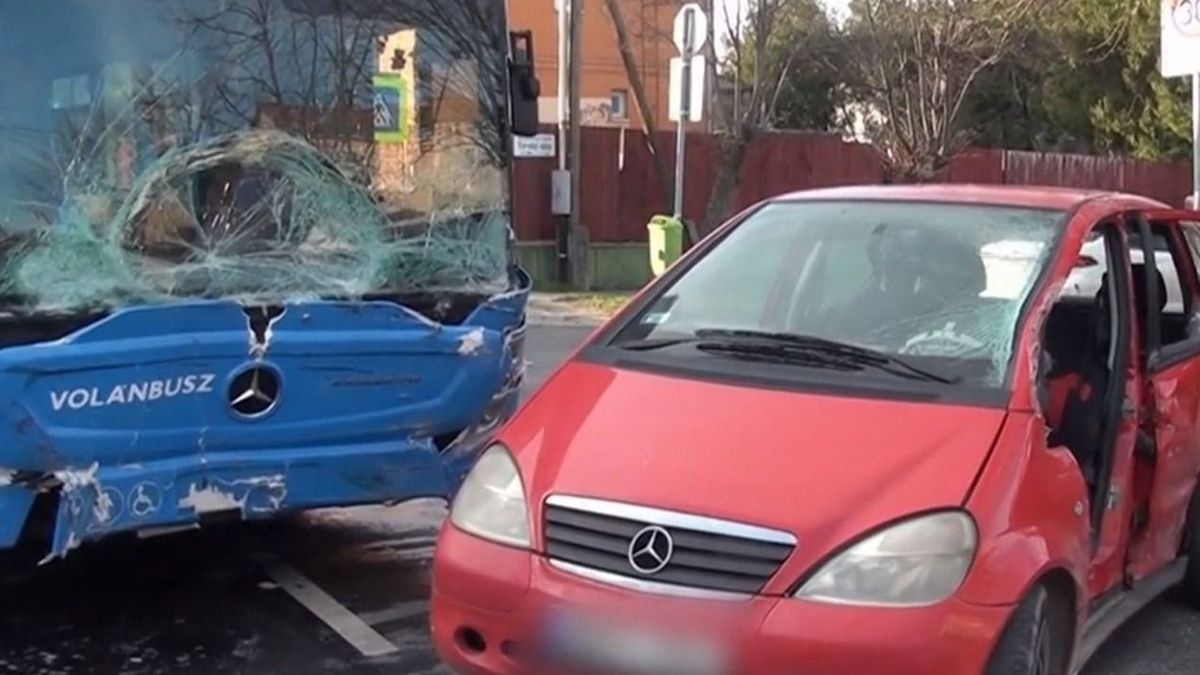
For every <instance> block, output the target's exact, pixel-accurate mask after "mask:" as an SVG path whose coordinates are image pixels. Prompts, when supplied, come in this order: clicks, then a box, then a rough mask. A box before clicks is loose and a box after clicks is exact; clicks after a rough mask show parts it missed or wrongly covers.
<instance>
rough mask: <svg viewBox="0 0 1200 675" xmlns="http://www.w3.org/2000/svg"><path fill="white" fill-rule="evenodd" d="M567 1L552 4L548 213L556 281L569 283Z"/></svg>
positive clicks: (568, 12) (568, 23) (568, 8)
mask: <svg viewBox="0 0 1200 675" xmlns="http://www.w3.org/2000/svg"><path fill="white" fill-rule="evenodd" d="M569 2H570V0H555V2H554V7H555V9H556V10H557V11H558V171H557V172H555V174H554V177H553V188H552V191H553V193H554V194H553V196H552V198H551V209H552V212H553V213H554V216H555V223H556V227H555V240H556V245H555V249H554V253H555V262H556V263H557V264H556V271H557V272H558V281H560V282H562V283H569V282H570V281H571V267H570V261H571V256H570V239H571V238H570V234H569V233H570V230H571V215H570V214H571V211H572V207H571V199H570V198H569V192H570V190H571V181H570V178H569V176H570V174H569V173H568V171H567V156H568V152H569V147H570V135H569V132H570V126H569V120H570V115H571V106H570V102H569V101H570V91H568V88H569V87H570V76H569V74H568V68H569V66H570V62H571V51H570V44H571V38H570V35H569V33H570V18H569V17H570V14H571V8H570V6H569V4H568V3H569Z"/></svg>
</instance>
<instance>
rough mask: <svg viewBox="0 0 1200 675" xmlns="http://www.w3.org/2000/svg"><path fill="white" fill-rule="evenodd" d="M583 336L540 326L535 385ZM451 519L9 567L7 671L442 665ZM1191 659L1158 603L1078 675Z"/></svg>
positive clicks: (266, 531) (246, 535)
mask: <svg viewBox="0 0 1200 675" xmlns="http://www.w3.org/2000/svg"><path fill="white" fill-rule="evenodd" d="M585 333H586V330H585V329H579V328H568V327H554V328H551V327H540V328H535V329H533V331H532V332H531V334H530V337H529V344H528V353H529V358H530V360H531V364H530V372H529V375H530V378H531V380H532V382H533V384H534V385H536V383H538V382H540V381H542V380H543V379H544V378H545V377H546V375H547V374H548V373H549V372H550V371H551V370H552V369H553V368H554V366H555V365H556V364H557V363H558V362H559V361H560V360H561V359H563V358H564V357H565V356H566V354H567V353H568V352H569V351H570V350H571V348H572V347H573V346H574V345H575V344H576V343H577V342H578V340H580V339H581V338H582V337H583V336H584V334H585ZM444 515H445V509H444V507H443V506H442V505H441V504H440V503H436V502H419V503H414V504H406V505H403V506H397V507H391V508H384V507H379V508H362V509H340V510H332V511H325V512H319V513H314V514H309V515H306V516H304V517H301V518H298V519H296V520H293V521H289V522H286V523H277V524H272V525H269V526H254V527H248V526H230V527H225V528H222V529H219V530H213V531H204V532H197V533H189V534H182V535H175V536H171V537H164V538H157V539H150V540H145V541H142V540H136V539H123V540H113V541H108V542H104V543H102V544H99V545H94V546H85V547H84V548H83V549H81V550H79V551H76V552H75V553H73V554H72V555H71V556H70V557H68V558H67V560H65V561H63V562H61V563H57V564H53V565H49V566H46V567H43V568H40V569H37V570H34V571H33V572H31V573H29V574H16V573H10V574H9V575H8V577H7V578H6V579H4V580H3V582H2V583H0V675H3V674H4V673H20V674H22V675H26V674H27V675H82V674H89V675H90V674H96V675H115V674H121V675H157V674H160V673H172V674H185V675H209V674H213V673H230V674H233V673H239V674H243V673H244V674H246V675H267V674H270V675H274V674H276V673H288V674H296V675H307V674H309V673H345V674H348V675H368V674H371V675H373V674H377V673H388V674H396V673H414V674H415V673H431V674H432V673H437V674H442V673H447V672H448V671H446V670H445V669H443V668H441V667H440V666H439V665H438V664H437V660H436V658H435V657H434V655H433V654H432V651H431V649H430V648H429V643H428V633H427V627H426V611H427V608H428V604H427V602H426V597H427V593H428V582H429V565H428V560H429V556H430V554H431V553H432V545H433V539H434V535H435V533H436V530H437V527H438V525H439V523H440V521H441V519H442V518H443V517H444ZM393 645H394V647H395V648H396V649H395V650H390V651H391V653H387V654H384V655H382V656H374V657H372V656H365V655H364V653H363V652H364V650H365V651H366V652H367V653H371V652H372V649H373V648H376V647H379V646H383V647H388V648H389V649H390V647H391V646H393ZM381 651H382V650H381ZM1198 663H1200V615H1196V614H1192V613H1190V612H1189V611H1188V610H1186V609H1184V608H1182V607H1180V606H1178V605H1177V604H1175V603H1173V602H1171V601H1169V600H1166V601H1163V602H1160V603H1159V604H1158V605H1156V606H1154V607H1153V608H1151V609H1149V610H1147V611H1146V612H1144V613H1143V614H1141V615H1139V616H1137V617H1135V619H1134V620H1133V622H1132V623H1131V624H1130V625H1129V626H1128V627H1126V628H1125V629H1124V630H1122V631H1121V632H1120V633H1119V634H1118V635H1117V636H1116V638H1115V639H1114V640H1113V641H1112V642H1110V643H1109V645H1107V646H1106V648H1105V649H1103V650H1102V651H1101V653H1100V654H1099V655H1098V656H1097V658H1096V659H1095V660H1094V661H1093V663H1092V664H1091V666H1090V667H1089V668H1088V670H1087V671H1086V673H1085V675H1185V674H1187V675H1191V674H1193V673H1196V672H1197V669H1198V668H1200V666H1197V664H1198Z"/></svg>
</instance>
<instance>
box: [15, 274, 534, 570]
mask: <svg viewBox="0 0 1200 675" xmlns="http://www.w3.org/2000/svg"><path fill="white" fill-rule="evenodd" d="M527 282H528V279H527V278H523V279H522V283H526V284H527ZM527 292H528V287H527V286H526V287H525V288H523V289H521V291H520V292H517V293H507V294H504V295H501V296H498V297H497V298H495V299H492V300H490V301H487V302H484V303H483V304H481V305H480V306H479V308H478V309H476V311H475V312H474V313H472V314H471V315H470V316H469V317H468V318H467V319H466V320H465V321H464V322H463V323H462V324H461V325H446V324H441V323H437V322H433V321H431V320H429V319H427V318H425V317H423V316H421V315H419V314H417V313H416V312H414V311H413V310H410V309H407V308H406V307H403V306H401V305H399V304H396V303H390V302H382V301H381V302H361V303H290V304H287V305H284V306H283V307H282V308H281V309H280V310H279V313H278V315H277V316H276V317H275V318H274V319H273V320H272V321H271V322H270V323H269V324H267V329H265V330H262V331H261V332H260V333H259V334H258V335H256V336H255V337H253V338H252V339H251V342H250V344H247V337H246V336H247V330H248V329H247V326H248V325H249V324H251V323H253V321H252V320H251V318H250V317H248V313H247V311H246V310H245V308H243V307H242V306H240V305H238V304H236V303H232V302H212V303H191V304H179V305H169V306H163V307H141V308H134V309H128V310H123V311H120V312H117V313H115V314H113V315H112V316H110V317H109V318H107V319H105V320H103V321H101V322H99V323H97V324H95V325H93V326H91V327H89V328H86V329H84V330H81V331H79V332H77V333H75V334H73V335H71V336H69V337H67V338H64V339H62V340H60V341H58V342H56V343H53V344H36V345H30V346H24V347H15V348H11V349H8V350H3V351H0V389H3V390H4V391H7V392H12V395H11V396H10V397H9V399H8V402H7V405H6V406H4V408H3V410H2V412H0V420H2V423H3V425H4V428H5V429H7V430H8V433H7V441H6V443H5V444H4V446H3V448H0V466H12V467H19V468H20V470H21V471H22V476H24V478H19V479H15V480H10V482H11V484H10V485H7V486H4V487H0V493H2V494H4V495H5V496H4V498H3V499H2V500H0V508H3V507H7V508H6V510H5V511H3V512H0V513H4V517H3V521H4V522H5V523H6V527H7V526H9V525H12V526H13V527H16V531H18V532H19V527H17V526H16V525H15V524H17V523H23V522H24V520H25V518H24V517H23V516H24V514H27V513H28V511H29V508H30V507H31V505H32V496H33V495H34V494H35V493H36V492H37V491H53V492H57V493H58V494H60V496H61V499H60V503H59V507H58V515H57V520H56V523H55V527H54V539H53V546H52V551H51V554H52V555H53V556H58V555H63V554H65V553H67V552H68V551H69V550H70V549H71V548H73V547H75V546H76V545H78V544H79V543H81V542H83V541H87V540H89V539H95V538H98V537H101V536H104V535H106V534H110V533H113V532H119V531H124V530H135V529H145V528H158V527H165V526H176V525H180V524H186V523H192V522H198V521H199V520H200V519H201V518H203V517H204V516H207V515H210V514H222V513H223V514H232V515H236V516H238V517H243V518H264V517H272V516H276V515H278V514H280V513H283V512H291V511H298V510H304V509H310V508H318V507H327V506H344V505H350V504H363V503H379V502H390V501H398V500H403V499H409V498H414V497H448V496H449V495H451V494H452V493H453V491H454V490H455V488H456V487H457V484H458V482H459V481H460V480H461V476H462V474H463V472H465V470H466V468H467V466H468V465H469V463H470V462H471V460H472V459H473V458H474V455H475V454H476V453H477V451H478V449H479V448H478V444H479V443H482V438H483V436H482V435H481V434H476V433H474V432H475V431H476V430H477V429H478V427H479V426H480V425H481V424H494V423H495V421H496V420H501V419H504V418H506V417H507V416H508V415H510V414H511V413H512V411H513V410H514V409H515V405H516V396H517V386H518V385H519V383H520V373H521V372H522V370H523V368H524V363H523V357H522V356H521V352H520V350H519V349H516V348H515V347H514V345H516V344H517V343H518V341H519V339H520V331H522V330H523V328H524V327H523V323H522V320H523V317H524V312H523V307H524V302H525V299H526V293H527ZM251 332H252V333H253V331H251ZM447 439H449V440H447ZM0 535H4V536H2V537H0V545H5V544H10V543H11V542H10V541H6V540H7V539H12V538H14V537H12V536H9V534H8V531H7V530H5V529H0Z"/></svg>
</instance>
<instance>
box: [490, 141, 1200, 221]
mask: <svg viewBox="0 0 1200 675" xmlns="http://www.w3.org/2000/svg"><path fill="white" fill-rule="evenodd" d="M660 147H661V148H662V149H663V151H664V152H665V153H666V155H667V157H666V160H667V165H668V167H669V168H670V170H671V171H674V159H673V157H674V138H673V136H672V135H671V134H669V133H662V134H661V138H660ZM582 157H583V162H582V164H583V169H582V172H581V173H582V175H581V177H580V181H581V185H582V186H583V187H582V221H583V223H584V224H585V225H586V226H587V227H588V229H589V233H590V236H591V239H592V241H593V242H628V241H644V240H645V238H646V223H647V222H649V220H650V218H651V217H652V216H653V215H655V214H657V213H661V212H662V210H663V209H664V208H665V200H664V197H663V194H662V190H661V189H660V187H659V180H658V176H657V175H656V173H655V169H654V162H653V160H652V157H651V155H650V153H649V151H648V150H647V149H646V144H645V142H644V140H643V137H642V135H641V133H640V132H633V131H623V130H620V129H604V128H588V129H585V130H584V133H583V147H582ZM515 161H516V167H515V170H514V184H513V187H514V193H515V214H514V216H515V221H516V230H517V237H518V238H519V239H520V240H522V241H536V240H552V239H554V238H555V227H556V225H555V218H554V216H553V215H552V214H551V212H550V182H551V174H552V173H553V171H554V169H555V168H556V166H557V161H556V160H554V159H517V160H515ZM719 162H720V147H719V146H718V143H717V141H716V139H715V138H713V137H711V136H707V135H700V134H694V135H692V136H690V137H689V138H688V151H687V164H688V171H687V183H686V186H685V197H686V198H685V207H684V212H685V215H686V216H687V217H688V218H694V219H700V218H702V216H703V214H704V209H705V205H706V201H707V199H708V195H709V194H710V192H711V191H712V187H713V183H714V181H715V180H716V176H717V167H718V164H719ZM941 180H942V181H944V182H950V183H980V184H1011V185H1053V186H1063V187H1079V188H1089V189H1106V190H1120V191H1124V192H1132V193H1136V194H1143V195H1146V196H1148V197H1151V198H1154V199H1157V200H1160V201H1162V202H1165V203H1167V204H1170V205H1172V206H1182V205H1183V200H1184V198H1185V197H1186V196H1187V195H1188V194H1190V193H1191V166H1190V165H1189V164H1187V163H1183V162H1149V161H1142V160H1133V159H1124V158H1109V157H1091V156H1085V155H1063V154H1052V153H1033V152H1018V151H1011V150H988V149H978V150H971V151H968V152H966V153H963V154H962V155H961V156H959V157H958V158H957V159H956V160H955V161H954V162H953V163H952V164H951V166H950V167H949V168H948V169H947V170H946V171H945V172H944V174H943V176H942V177H941ZM882 181H883V165H882V163H881V161H880V159H879V156H878V154H877V153H876V152H875V150H874V148H872V147H871V146H869V145H865V144H862V143H852V142H846V141H843V140H842V139H840V138H838V137H836V136H832V135H826V134H803V133H773V134H767V135H763V136H761V137H759V138H758V139H757V140H756V141H755V142H754V144H753V145H752V146H751V147H750V149H749V151H748V154H747V157H746V162H745V165H744V166H743V173H742V180H741V187H740V189H739V191H738V194H737V198H736V200H735V206H736V207H737V208H743V207H746V206H749V205H751V204H753V203H755V202H757V201H759V200H761V199H764V198H767V197H772V196H775V195H779V194H782V193H787V192H792V191H796V190H804V189H810V188H818V187H829V186H837V185H862V184H875V183H880V182H882Z"/></svg>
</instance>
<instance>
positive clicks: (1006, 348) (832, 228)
mask: <svg viewBox="0 0 1200 675" xmlns="http://www.w3.org/2000/svg"><path fill="white" fill-rule="evenodd" d="M1063 217H1064V214H1063V213H1062V212H1057V211H1046V210H1033V209H1023V208H1002V207H993V206H975V205H963V204H941V203H911V202H872V201H866V202H862V201H854V202H830V201H812V202H803V201H800V202H781V203H775V204H771V205H768V206H766V207H764V208H762V209H760V210H759V211H757V212H755V213H754V214H752V215H751V216H750V217H749V218H748V219H747V220H745V221H744V222H743V223H741V224H739V225H738V226H737V227H736V229H734V230H733V231H732V233H730V234H729V235H728V236H727V237H726V238H725V239H724V240H723V241H721V242H720V243H719V244H718V245H717V246H716V247H715V248H714V249H713V250H711V251H710V252H709V253H708V254H706V255H705V256H704V257H703V258H702V259H700V260H699V261H697V262H696V263H695V264H694V265H692V266H690V267H689V268H688V269H687V270H686V271H684V272H683V273H682V274H681V275H680V276H679V277H678V278H677V279H676V280H674V282H673V283H671V284H670V285H669V287H667V288H666V289H665V290H664V291H662V292H661V295H659V296H658V297H657V298H655V299H654V300H653V302H652V303H651V304H650V305H649V306H648V308H647V309H645V310H644V311H643V312H641V313H640V315H638V316H636V317H635V318H634V319H633V322H632V323H631V324H629V325H628V326H627V327H626V328H625V329H624V330H622V331H621V333H620V334H618V335H617V337H616V338H615V344H617V345H621V344H625V345H630V344H633V342H635V341H636V342H639V343H641V344H646V343H647V341H659V340H661V341H669V340H672V339H682V338H686V337H688V336H695V335H696V332H697V331H700V332H701V333H702V334H704V335H712V334H713V332H712V331H720V332H725V333H728V331H736V332H738V333H741V334H744V333H746V332H747V331H749V332H753V333H755V334H764V333H765V334H771V335H774V336H779V335H780V334H782V335H784V336H792V337H795V336H803V337H810V338H811V337H816V338H820V339H822V340H825V341H832V342H836V343H844V344H849V345H853V346H856V347H864V348H867V349H870V350H873V351H876V352H880V353H882V354H883V355H885V356H888V357H892V358H896V359H901V360H903V362H904V363H906V364H909V365H912V364H918V365H920V366H921V367H923V368H925V369H926V370H928V371H932V372H936V373H938V374H939V375H942V376H945V377H947V378H953V380H954V381H955V382H965V383H969V384H973V385H976V386H980V387H986V388H997V387H1001V386H1002V385H1003V384H1004V382H1005V380H1006V378H1007V372H1008V366H1009V362H1010V358H1011V355H1012V351H1013V343H1014V339H1015V332H1016V326H1017V323H1018V321H1019V319H1020V317H1021V314H1022V310H1023V307H1024V306H1025V304H1026V300H1027V299H1028V297H1029V295H1030V293H1031V292H1032V290H1033V288H1034V286H1035V284H1036V283H1037V279H1038V278H1039V276H1040V274H1041V271H1042V270H1043V269H1044V268H1045V266H1046V263H1047V260H1048V258H1049V256H1050V255H1051V254H1052V250H1053V248H1054V243H1055V241H1056V235H1057V233H1058V232H1059V231H1060V225H1061V222H1062V219H1063ZM805 344H809V345H811V344H814V342H812V341H809V342H807V343H805ZM821 344H825V345H826V346H828V344H827V343H821Z"/></svg>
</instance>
